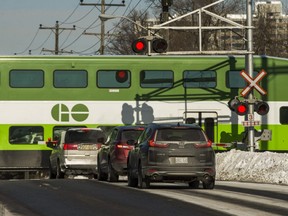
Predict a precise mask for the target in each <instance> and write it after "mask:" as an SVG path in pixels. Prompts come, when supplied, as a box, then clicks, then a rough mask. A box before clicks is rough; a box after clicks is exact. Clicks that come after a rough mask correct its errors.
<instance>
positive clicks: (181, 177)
mask: <svg viewBox="0 0 288 216" xmlns="http://www.w3.org/2000/svg"><path fill="white" fill-rule="evenodd" d="M143 174H144V175H145V176H146V177H148V178H149V179H150V180H151V181H184V182H190V181H194V180H196V179H197V180H200V181H205V180H206V179H215V168H213V167H204V168H193V169H188V168H179V169H177V170H174V169H171V168H167V169H165V168H163V167H146V168H144V169H143Z"/></svg>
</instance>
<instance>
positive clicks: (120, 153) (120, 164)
mask: <svg viewBox="0 0 288 216" xmlns="http://www.w3.org/2000/svg"><path fill="white" fill-rule="evenodd" d="M144 129H145V127H144V126H117V127H115V128H113V130H112V131H111V133H110V135H109V136H108V139H107V142H106V143H105V144H104V145H102V146H101V148H100V150H99V152H98V157H97V158H98V161H97V171H98V180H100V181H106V180H108V181H110V182H115V181H118V179H119V175H127V157H128V153H129V151H130V150H131V149H133V148H134V145H133V143H132V145H131V142H130V144H128V143H129V142H128V143H127V141H129V140H137V139H138V137H139V136H140V135H141V133H142V132H143V131H144Z"/></svg>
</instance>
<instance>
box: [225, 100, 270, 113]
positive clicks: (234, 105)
mask: <svg viewBox="0 0 288 216" xmlns="http://www.w3.org/2000/svg"><path fill="white" fill-rule="evenodd" d="M253 103H255V106H254V111H255V112H256V113H258V115H261V116H263V115H266V114H267V113H268V112H269V105H268V103H266V102H264V101H261V100H256V101H255V102H253ZM228 107H229V108H230V110H231V111H233V112H236V113H237V115H240V116H243V115H246V114H248V110H249V103H248V101H247V100H244V101H240V100H239V99H238V98H237V97H236V98H233V99H231V100H230V101H229V102H228Z"/></svg>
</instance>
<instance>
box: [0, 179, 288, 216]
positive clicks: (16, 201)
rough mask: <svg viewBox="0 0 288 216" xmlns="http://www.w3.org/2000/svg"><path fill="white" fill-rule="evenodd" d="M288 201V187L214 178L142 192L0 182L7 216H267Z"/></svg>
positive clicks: (68, 182) (121, 185) (102, 185)
mask: <svg viewBox="0 0 288 216" xmlns="http://www.w3.org/2000/svg"><path fill="white" fill-rule="evenodd" d="M287 201H288V186H279V185H262V184H253V183H235V182H216V187H215V189H214V190H204V189H202V188H200V189H189V188H188V187H187V186H186V185H184V184H151V189H144V190H143V189H142V190H141V189H137V188H136V189H134V188H130V187H128V186H127V182H125V181H122V182H118V183H107V182H99V181H98V180H89V179H61V180H49V179H47V180H12V181H11V180H10V181H6V180H2V181H0V202H1V204H2V208H0V215H5V216H10V215H11V216H16V215H25V216H26V215H27V216H28V215H29V216H34V215H35V216H36V215H37V216H38V215H43V216H44V215H45V216H46V215H49V216H58V215H61V216H74V215H75V216H76V215H77V216H83V215H85V216H89V215H97V216H102V215H103V216H109V215H113V216H115V215H125V216H129V215H133V216H134V215H137V216H142V215H143V216H144V215H145V216H148V215H149V216H154V215H155V216H156V215H157V216H162V215H163V216H164V215H165V216H172V215H173V216H180V215H181V216H182V215H183V216H185V215H189V216H191V215H196V216H197V215H201V216H203V215H205V216H206V215H222V216H225V215H241V216H244V215H253V216H254V215H261V216H263V215H269V216H270V215H288V214H287V213H288V206H287V203H288V202H287ZM1 209H2V210H1ZM1 213H2V214H1Z"/></svg>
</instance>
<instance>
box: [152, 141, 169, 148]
mask: <svg viewBox="0 0 288 216" xmlns="http://www.w3.org/2000/svg"><path fill="white" fill-rule="evenodd" d="M149 146H150V147H155V148H167V147H168V144H166V143H156V142H155V141H154V140H149Z"/></svg>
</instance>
